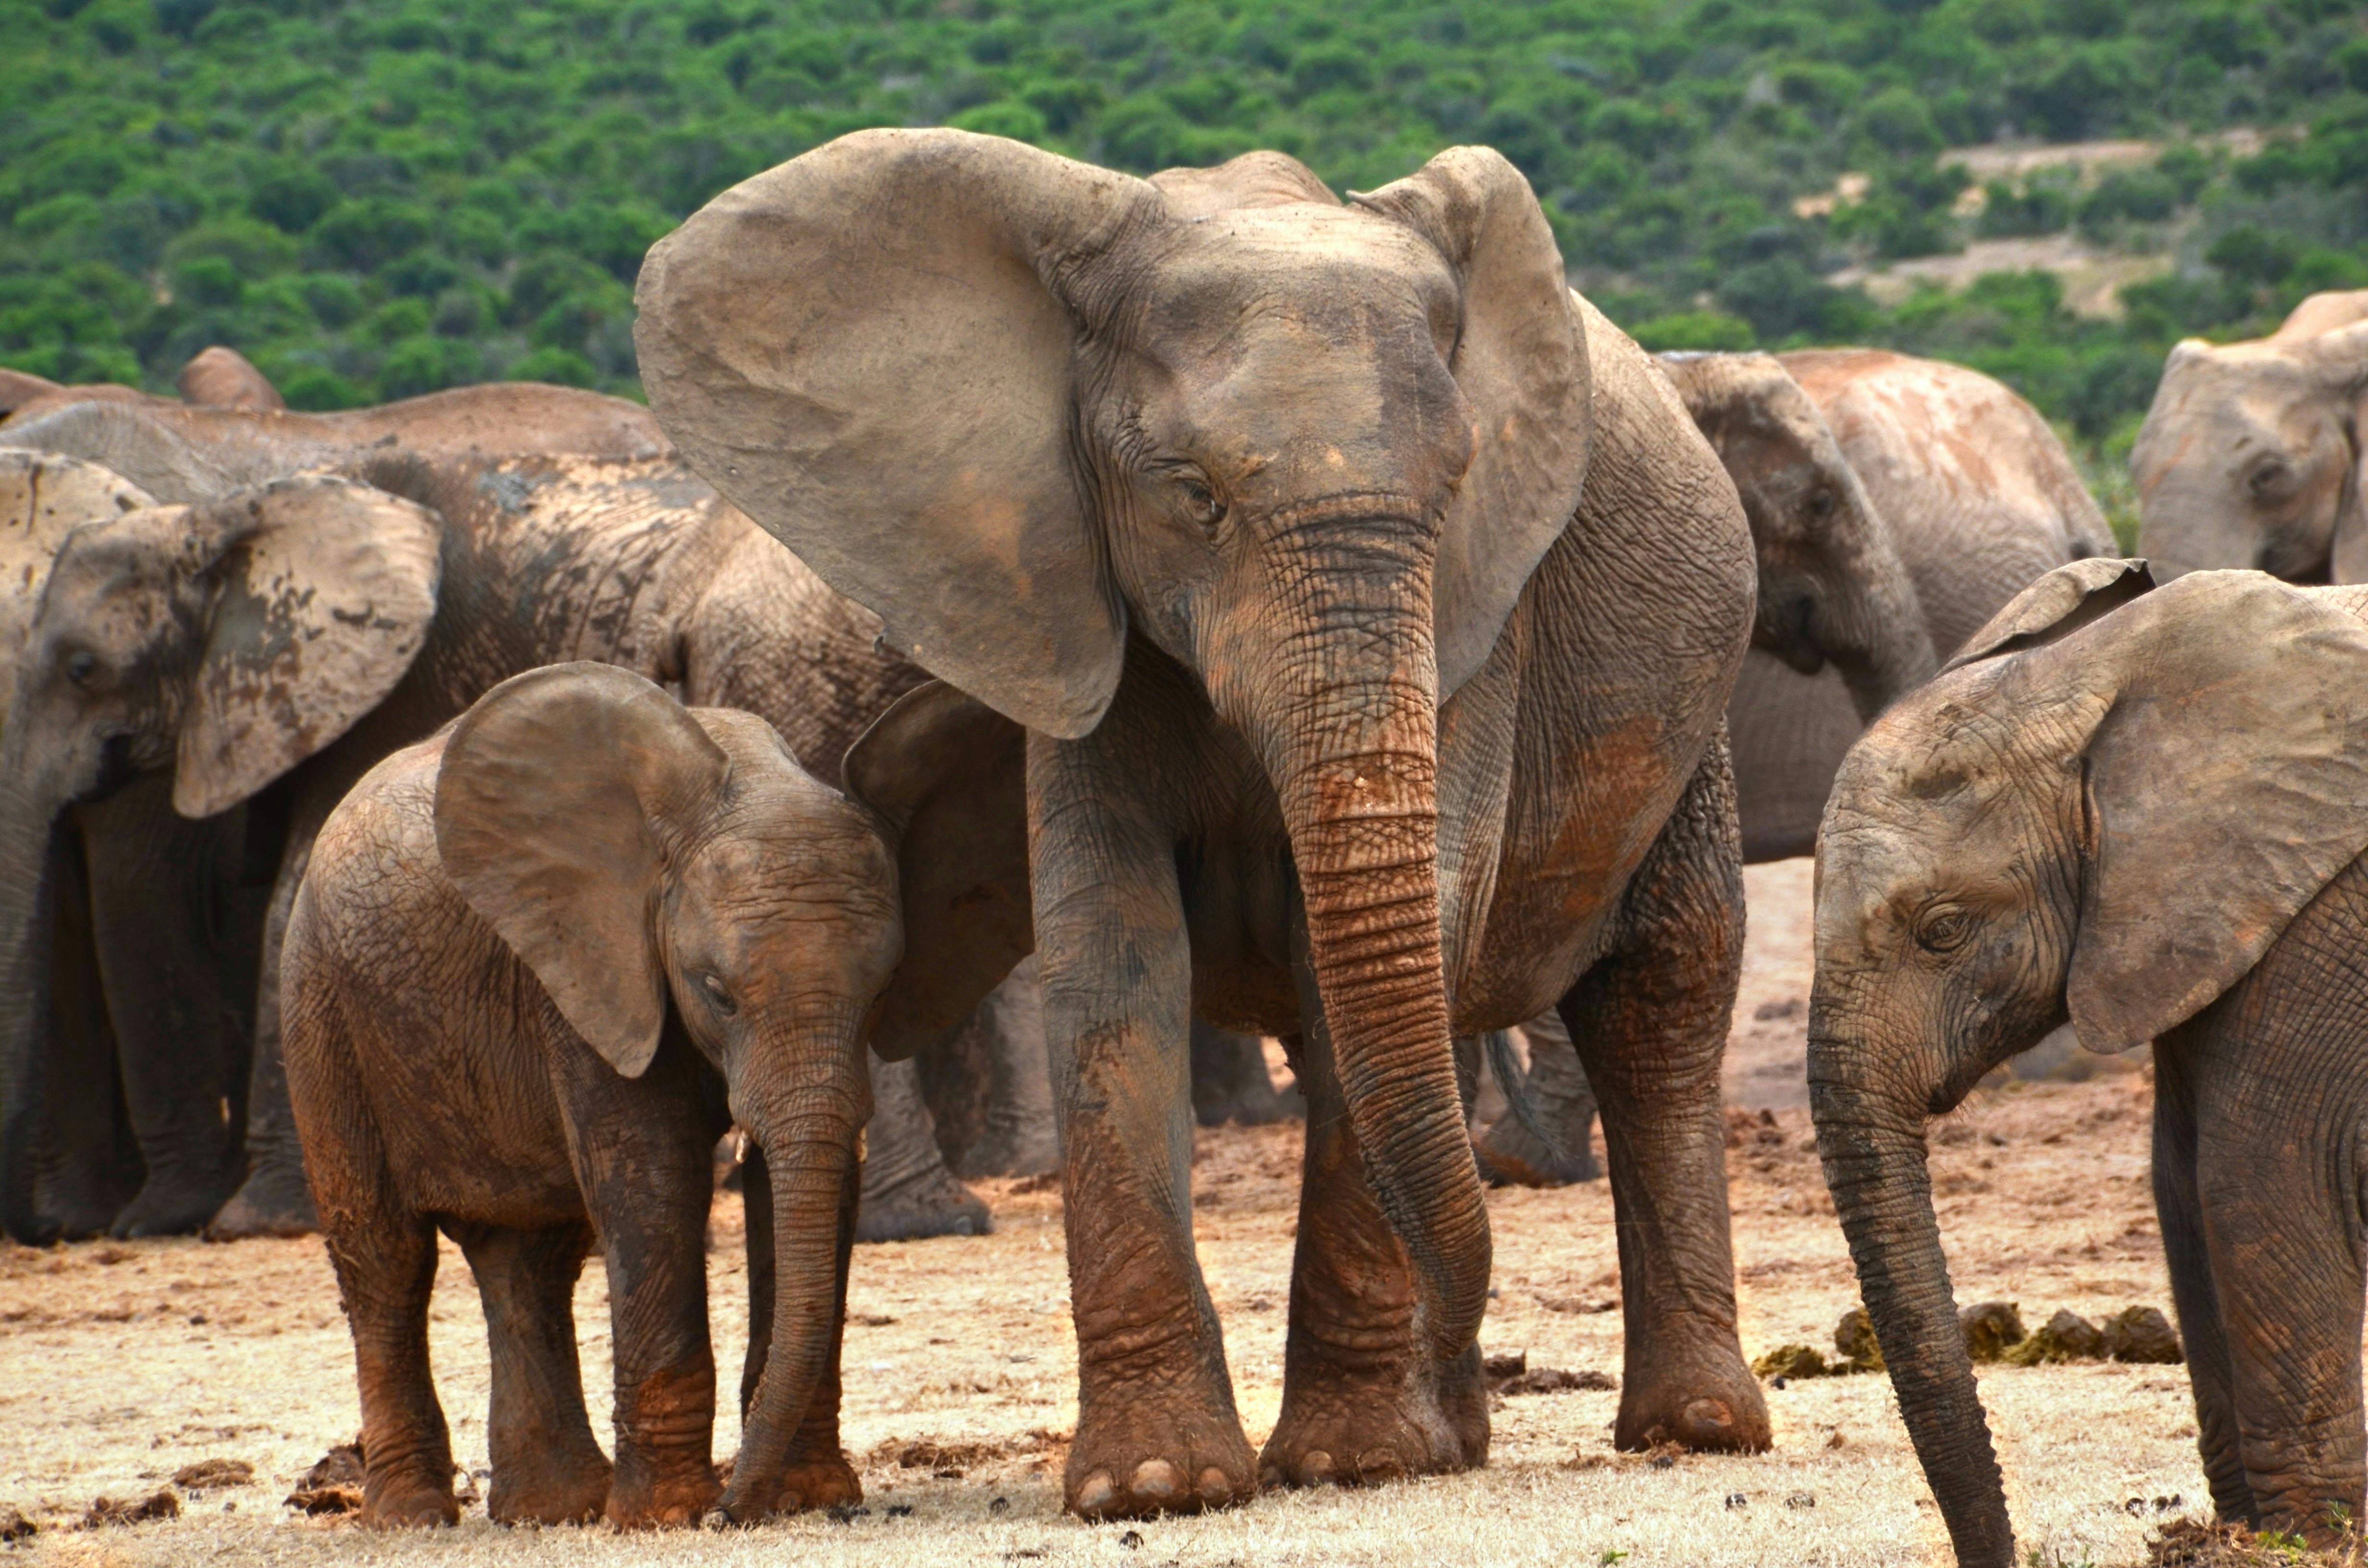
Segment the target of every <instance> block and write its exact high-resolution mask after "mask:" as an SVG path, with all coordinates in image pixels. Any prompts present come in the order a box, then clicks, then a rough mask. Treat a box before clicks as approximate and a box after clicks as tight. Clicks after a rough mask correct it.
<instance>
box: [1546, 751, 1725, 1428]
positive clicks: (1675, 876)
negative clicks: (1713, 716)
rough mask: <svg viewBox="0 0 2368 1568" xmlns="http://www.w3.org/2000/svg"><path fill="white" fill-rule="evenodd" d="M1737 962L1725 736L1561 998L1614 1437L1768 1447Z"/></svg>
mask: <svg viewBox="0 0 2368 1568" xmlns="http://www.w3.org/2000/svg"><path fill="white" fill-rule="evenodd" d="M1742 964H1743V868H1742V857H1741V852H1740V849H1739V847H1738V846H1737V841H1736V831H1735V786H1734V782H1733V779H1732V777H1731V775H1730V774H1729V772H1728V769H1727V764H1726V748H1725V743H1724V742H1721V743H1719V744H1717V745H1716V746H1715V747H1714V748H1713V751H1712V752H1711V754H1710V755H1709V756H1706V757H1705V758H1704V759H1703V762H1702V767H1700V769H1699V770H1698V771H1697V772H1696V773H1695V775H1694V778H1693V780H1692V781H1691V783H1690V784H1689V785H1688V786H1687V788H1686V792H1685V793H1684V794H1683V795H1682V796H1680V797H1679V801H1678V806H1677V809H1676V810H1675V811H1674V812H1671V813H1670V816H1669V820H1668V824H1666V825H1665V826H1663V828H1662V829H1661V835H1660V837H1659V838H1658V839H1657V840H1656V842H1655V844H1654V846H1653V848H1652V849H1651V850H1650V851H1649V852H1648V853H1647V854H1646V855H1645V862H1644V864H1643V865H1642V866H1640V867H1639V868H1637V871H1636V875H1635V878H1634V881H1631V882H1630V884H1629V887H1628V892H1627V894H1626V897H1625V900H1624V902H1623V904H1622V915H1621V924H1620V928H1619V931H1618V933H1617V935H1616V937H1615V938H1614V941H1613V943H1612V945H1611V949H1610V950H1609V951H1608V952H1606V953H1605V954H1604V956H1603V957H1602V958H1601V959H1600V960H1597V962H1596V964H1595V966H1594V967H1593V968H1592V969H1590V970H1589V971H1588V972H1587V973H1586V974H1585V975H1584V976H1583V977H1581V979H1580V981H1579V983H1578V984H1577V986H1575V987H1573V988H1572V990H1571V992H1570V993H1569V994H1568V995H1566V996H1565V997H1564V998H1563V1002H1562V1017H1563V1022H1564V1023H1565V1025H1566V1026H1568V1028H1569V1030H1570V1038H1571V1040H1572V1042H1573V1043H1574V1044H1576V1045H1577V1047H1578V1052H1579V1061H1580V1064H1581V1065H1582V1066H1584V1067H1585V1069H1586V1071H1587V1078H1588V1083H1589V1084H1591V1085H1594V1087H1595V1092H1596V1097H1597V1099H1598V1101H1599V1103H1600V1108H1601V1113H1602V1117H1603V1141H1604V1145H1605V1150H1606V1153H1607V1154H1608V1155H1609V1163H1610V1165H1611V1196H1612V1203H1613V1212H1614V1214H1615V1216H1616V1223H1617V1226H1618V1233H1619V1243H1620V1281H1621V1296H1622V1305H1623V1308H1624V1310H1625V1314H1626V1315H1625V1318H1624V1320H1623V1326H1624V1328H1625V1331H1626V1335H1625V1337H1626V1357H1625V1363H1626V1369H1625V1376H1624V1377H1623V1378H1622V1383H1621V1391H1620V1416H1619V1421H1618V1423H1617V1425H1616V1426H1615V1427H1614V1429H1613V1434H1612V1443H1613V1446H1614V1447H1616V1448H1620V1449H1643V1448H1649V1447H1650V1446H1652V1445H1653V1444H1654V1443H1656V1442H1659V1441H1664V1440H1669V1441H1675V1442H1678V1443H1681V1444H1684V1445H1685V1446H1686V1447H1688V1448H1692V1449H1743V1450H1747V1451H1758V1450H1759V1449H1765V1448H1767V1447H1768V1443H1769V1429H1768V1406H1767V1402H1766V1401H1765V1400H1764V1399H1763V1398H1762V1397H1761V1395H1760V1392H1759V1382H1758V1381H1757V1380H1756V1379H1754V1378H1753V1377H1752V1375H1751V1371H1750V1369H1749V1368H1748V1367H1747V1366H1745V1365H1744V1360H1743V1348H1742V1346H1741V1344H1740V1343H1739V1342H1738V1341H1737V1339H1736V1328H1735V1252H1734V1248H1733V1246H1732V1244H1730V1243H1729V1241H1728V1237H1727V1216H1726V1138H1725V1119H1724V1117H1723V1116H1722V1114H1721V1110H1720V1107H1719V1063H1720V1060H1721V1058H1722V1057H1723V1056H1724V1055H1725V1049H1726V1031H1727V1025H1728V1021H1729V1018H1730V1017H1731V1015H1732V1014H1733V1012H1734V1008H1735V988H1736V979H1737V977H1738V976H1739V974H1740V972H1741V970H1742Z"/></svg>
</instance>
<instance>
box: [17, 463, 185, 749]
mask: <svg viewBox="0 0 2368 1568" xmlns="http://www.w3.org/2000/svg"><path fill="white" fill-rule="evenodd" d="M154 505H155V503H154V501H153V500H152V499H151V498H150V497H149V496H148V494H146V493H145V492H143V491H142V489H141V488H140V487H139V486H138V485H136V484H131V483H127V482H126V481H125V480H123V479H122V478H121V477H120V476H119V475H117V474H115V473H112V472H108V470H106V469H103V468H101V467H99V466H98V465H97V464H96V463H86V462H77V461H75V460H74V459H72V458H61V457H53V456H51V455H49V454H47V453H42V452H26V451H0V733H6V730H7V723H8V702H9V699H10V698H11V697H12V696H13V695H14V694H15V692H16V689H17V658H18V656H19V655H20V654H21V653H23V651H24V647H25V636H26V633H27V631H28V630H29V629H30V628H31V626H32V624H33V615H34V612H35V611H37V610H38V609H39V608H40V603H41V586H42V585H43V584H45V583H47V582H48V581H49V579H50V562H51V561H52V560H54V559H55V558H56V556H57V553H58V549H59V547H60V546H62V545H63V544H64V543H65V540H66V536H67V535H68V534H70V533H72V532H73V531H74V529H75V528H79V527H81V526H82V525H83V524H85V523H87V522H93V521H98V520H103V519H105V518H108V517H120V516H121V515H123V514H124V513H126V512H133V511H138V510H141V509H142V508H143V507H147V506H154Z"/></svg>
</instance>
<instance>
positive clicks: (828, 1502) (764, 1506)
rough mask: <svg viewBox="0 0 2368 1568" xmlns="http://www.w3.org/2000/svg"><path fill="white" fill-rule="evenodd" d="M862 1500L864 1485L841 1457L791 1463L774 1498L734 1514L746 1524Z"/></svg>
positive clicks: (753, 1502) (754, 1502)
mask: <svg viewBox="0 0 2368 1568" xmlns="http://www.w3.org/2000/svg"><path fill="white" fill-rule="evenodd" d="M862 1501H863V1483H862V1482H860V1481H859V1480H857V1479H856V1475H855V1467H854V1466H853V1465H851V1464H849V1463H848V1462H847V1456H846V1455H844V1454H839V1455H837V1456H834V1457H832V1458H828V1459H814V1460H792V1461H791V1462H790V1463H789V1464H786V1465H784V1466H782V1467H781V1477H780V1481H779V1482H778V1483H776V1484H775V1485H774V1486H773V1488H772V1489H771V1495H770V1496H769V1497H767V1498H763V1499H753V1498H752V1499H750V1500H748V1501H746V1502H743V1503H740V1504H737V1505H735V1506H734V1508H733V1510H732V1511H733V1515H734V1518H735V1520H737V1521H738V1522H742V1523H747V1522H753V1521H754V1520H757V1519H761V1518H766V1517H770V1516H772V1515H776V1514H800V1513H806V1512H809V1511H811V1510H814V1509H818V1508H846V1507H852V1506H854V1505H856V1504H858V1503H860V1502H862Z"/></svg>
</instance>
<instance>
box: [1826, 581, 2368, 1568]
mask: <svg viewBox="0 0 2368 1568" xmlns="http://www.w3.org/2000/svg"><path fill="white" fill-rule="evenodd" d="M2146 585H2147V578H2146V574H2145V565H2144V563H2143V562H2107V561H2093V562H2082V563H2079V564H2078V565H2074V566H2067V567H2064V568H2062V569H2060V570H2058V571H2057V572H2055V573H2053V574H2049V575H2048V576H2046V577H2044V578H2043V579H2041V580H2040V581H2039V582H2038V583H2036V584H2034V585H2032V587H2031V588H2030V589H2028V590H2027V591H2026V592H2025V593H2024V594H2022V595H2021V596H2020V597H2017V598H2016V599H2015V600H2014V601H2013V602H2012V603H2010V604H2009V606H2008V607H2007V608H2005V609H2004V610H2002V611H2001V612H2000V614H1999V616H1998V619H1997V620H1996V621H1995V622H1993V623H1992V625H1991V627H1990V628H1988V629H1986V630H1985V631H1982V632H1981V633H1979V634H1977V635H1976V637H1975V639H1974V641H1973V642H1972V643H1971V644H1970V645H1969V646H1968V647H1967V649H1966V650H1965V651H1964V653H1961V654H1960V655H1959V657H1958V660H1957V661H1956V662H1955V663H1953V664H1952V665H1950V666H1949V667H1948V668H1946V669H1944V671H1943V672H1942V674H1941V676H1939V677H1937V678H1936V679H1934V680H1933V681H1932V682H1931V683H1930V684H1929V685H1928V686H1926V687H1921V688H1919V689H1918V690H1917V691H1915V692H1911V693H1909V694H1908V695H1907V697H1905V698H1903V699H1901V700H1900V701H1899V702H1898V703H1897V704H1896V705H1895V706H1894V707H1893V708H1892V709H1891V710H1890V711H1888V712H1887V713H1885V714H1884V716H1883V717H1882V718H1880V719H1878V720H1877V721H1876V722H1875V723H1874V725H1873V727H1872V728H1871V729H1870V730H1869V731H1868V733H1867V734H1866V736H1865V738H1864V739H1863V740H1862V741H1861V742H1860V743H1859V744H1858V745H1857V746H1856V747H1855V748H1853V749H1852V750H1851V752H1850V756H1849V758H1848V760H1847V761H1846V762H1845V763H1844V765H1843V767H1842V771H1841V775H1840V777H1839V778H1838V779H1837V780H1836V782H1835V789H1834V797H1833V802H1832V804H1831V805H1830V806H1829V807H1828V808H1827V814H1826V821H1825V829H1824V835H1823V837H1822V839H1821V841H1820V846H1819V850H1818V866H1817V908H1816V952H1817V972H1816V985H1815V989H1814V993H1813V995H1812V999H1811V1004H1810V1018H1809V1089H1810V1104H1811V1108H1812V1111H1813V1112H1814V1115H1815V1118H1816V1127H1817V1142H1818V1149H1819V1152H1820V1154H1821V1155H1822V1157H1823V1160H1824V1165H1825V1173H1826V1179H1827V1184H1828V1185H1829V1186H1830V1187H1831V1188H1832V1191H1833V1196H1834V1206H1835V1210H1836V1212H1837V1214H1838V1215H1839V1217H1840V1220H1841V1222H1842V1227H1843V1229H1844V1231H1845V1232H1846V1233H1848V1235H1849V1238H1850V1254H1851V1256H1852V1258H1853V1259H1854V1260H1855V1261H1856V1264H1857V1267H1858V1274H1859V1281H1860V1285H1861V1290H1862V1291H1863V1292H1864V1296H1865V1301H1866V1306H1867V1310H1868V1312H1870V1314H1871V1315H1872V1317H1873V1323H1874V1327H1875V1332H1876V1334H1877V1335H1878V1336H1879V1338H1880V1339H1881V1341H1882V1345H1883V1351H1884V1360H1885V1362H1886V1363H1887V1365H1888V1367H1889V1369H1890V1373H1891V1378H1892V1382H1893V1386H1894V1388H1895V1390H1896V1393H1897V1396H1898V1401H1899V1409H1900V1414H1901V1415H1902V1417H1903V1418H1904V1419H1905V1421H1906V1423H1907V1430H1908V1433H1909V1436H1910V1437H1912V1438H1913V1439H1914V1442H1915V1445H1916V1451H1917V1455H1918V1458H1919V1459H1920V1460H1922V1462H1923V1466H1924V1473H1925V1479H1926V1481H1927V1483H1929V1484H1930V1486H1931V1488H1932V1494H1933V1497H1934V1498H1935V1500H1936V1501H1937V1502H1938V1504H1939V1506H1940V1510H1941V1517H1942V1518H1943V1519H1944V1520H1945V1521H1946V1522H1947V1525H1948V1528H1949V1532H1950V1537H1951V1539H1952V1541H1953V1543H1954V1545H1955V1548H1956V1556H1957V1561H1958V1562H1961V1563H1964V1564H1966V1565H1968V1568H2007V1565H2008V1564H2009V1563H2012V1562H2016V1561H2018V1560H2017V1558H2016V1557H2015V1554H2014V1542H2013V1535H2012V1530H2011V1528H2010V1526H2009V1520H2008V1517H2007V1506H2006V1495H2005V1492H2004V1490H2003V1487H2002V1485H2001V1483H2000V1477H1999V1471H1998V1462H1997V1460H1996V1457H1995V1455H1994V1452H1993V1450H1992V1448H1991V1444H1990V1437H1989V1430H1988V1427H1987V1423H1986V1421H1985V1419H1984V1416H1983V1412H1982V1406H1981V1402H1980V1399H1979V1397H1978V1395H1977V1392H1976V1391H1975V1383H1974V1377H1973V1369H1972V1366H1971V1364H1970V1363H1969V1361H1968V1360H1967V1358H1966V1353H1965V1347H1964V1338H1963V1335H1961V1333H1960V1331H1959V1327H1958V1320H1957V1312H1956V1303H1955V1301H1954V1299H1953V1297H1952V1293H1951V1290H1950V1288H1949V1278H1948V1268H1947V1264H1946V1261H1945V1259H1944V1257H1943V1256H1942V1253H1941V1236H1940V1231H1939V1227H1938V1225H1937V1223H1936V1221H1935V1216H1934V1210H1933V1203H1932V1191H1931V1185H1930V1176H1929V1174H1928V1172H1927V1169H1926V1144H1925V1130H1926V1124H1927V1122H1928V1120H1929V1119H1930V1118H1932V1117H1935V1116H1940V1115H1942V1114H1945V1113H1946V1112H1948V1111H1949V1110H1950V1109H1952V1108H1954V1107H1955V1106H1956V1105H1957V1104H1958V1103H1959V1102H1960V1101H1962V1100H1963V1099H1964V1096H1965V1095H1966V1094H1967V1093H1968V1092H1969V1091H1970V1090H1971V1089H1972V1088H1973V1087H1974V1085H1975V1084H1976V1083H1978V1082H1979V1081H1980V1080H1981V1078H1982V1076H1983V1075H1984V1074H1986V1073H1987V1072H1989V1071H1990V1070H1991V1069H1992V1068H1994V1067H1996V1066H1998V1064H1999V1063H2001V1062H2005V1061H2006V1060H2008V1059H2009V1057H2012V1056H2014V1055H2015V1054H2017V1053H2018V1052H2021V1051H2026V1050H2028V1049H2030V1048H2031V1047H2032V1046H2033V1045H2034V1044H2036V1043H2037V1042H2038V1041H2040V1040H2042V1039H2043V1038H2044V1037H2045V1036H2046V1035H2047V1034H2048V1033H2049V1032H2050V1031H2051V1030H2052V1029H2054V1028H2056V1027H2057V1026H2059V1025H2060V1024H2062V1023H2064V1022H2065V1021H2066V1019H2067V1017H2068V1019H2069V1020H2070V1022H2071V1024H2072V1025H2073V1026H2074V1027H2075V1028H2077V1030H2078V1034H2079V1038H2080V1040H2081V1041H2082V1042H2083V1043H2084V1044H2085V1045H2087V1046H2088V1047H2089V1049H2090V1050H2094V1051H2125V1050H2129V1049H2133V1048H2135V1047H2137V1046H2140V1045H2143V1044H2145V1043H2146V1042H2147V1041H2148V1040H2152V1041H2153V1042H2154V1050H2155V1064H2156V1071H2157V1098H2156V1103H2155V1135H2154V1138H2155V1141H2154V1185H2155V1201H2156V1206H2157V1211H2158V1213H2159V1215H2160V1218H2161V1223H2162V1233H2163V1244H2164V1249H2165V1252H2166V1253H2167V1255H2168V1257H2169V1266H2170V1275H2171V1283H2172V1290H2173V1295H2174V1298H2175V1301H2176V1303H2177V1306H2178V1310H2179V1319H2180V1331H2181V1334H2182V1335H2183V1337H2184V1340H2185V1343H2186V1348H2187V1356H2188V1365H2189V1375H2190V1378H2191V1380H2192V1382H2193V1385H2194V1392H2195V1404H2196V1417H2197V1420H2196V1425H2197V1428H2198V1432H2199V1438H2198V1442H2199V1446H2200V1447H2201V1449H2202V1450H2203V1464H2204V1470H2205V1471H2206V1473H2207V1474H2208V1475H2209V1476H2210V1477H2211V1482H2212V1495H2213V1501H2214V1505H2215V1506H2216V1507H2217V1508H2218V1509H2219V1511H2220V1513H2221V1515H2222V1517H2225V1518H2227V1519H2231V1520H2235V1521H2238V1522H2241V1523H2244V1524H2247V1525H2248V1526H2251V1527H2254V1528H2271V1529H2277V1530H2280V1531H2299V1532H2301V1533H2303V1534H2305V1535H2306V1536H2308V1537H2310V1538H2311V1539H2312V1540H2314V1541H2315V1542H2317V1543H2319V1544H2333V1542H2334V1540H2335V1539H2336V1537H2337V1536H2338V1534H2339V1533H2340V1532H2339V1530H2338V1528H2337V1527H2338V1525H2339V1523H2340V1521H2345V1520H2356V1519H2358V1518H2359V1517H2362V1516H2361V1509H2362V1484H2363V1471H2362V1454H2363V1434H2362V1413H2361V1361H2360V1337H2361V1313H2362V1295H2363V1291H2368V1278H2363V1277H2362V1262H2361V1259H2362V1243H2363V1228H2362V1212H2363V1208H2362V1203H2363V1199H2368V1188H2363V1186H2362V1173H2361V1167H2360V1165H2359V1162H2358V1160H2357V1159H2356V1158H2355V1156H2354V1153H2353V1150H2354V1149H2355V1148H2356V1146H2357V1143H2358V1141H2359V1138H2360V1134H2361V1129H2362V1126H2363V1125H2368V1082H2363V1081H2362V1074H2361V1073H2360V1071H2359V1063H2360V1051H2359V1049H2358V1044H2359V1040H2360V1026H2361V1020H2362V1018H2363V1017H2368V984H2363V982H2362V976H2361V974H2360V972H2359V968H2358V965H2357V964H2356V962H2355V961H2353V955H2356V954H2357V953H2358V952H2359V951H2360V950H2361V947H2362V942H2363V940H2364V939H2368V866H2363V864H2362V861H2361V859H2360V855H2361V852H2362V848H2363V847H2368V705H2363V704H2362V701H2361V699H2360V693H2362V691H2363V690H2368V625H2363V624H2362V620H2361V619H2360V613H2361V611H2362V609H2363V608H2368V591H2362V590H2358V589H2317V590H2311V591H2308V592H2305V591H2302V590H2297V589H2294V588H2291V587H2288V586H2286V585H2282V584H2279V583H2277V582H2275V581H2274V580H2272V579H2271V578H2268V577H2264V576H2261V575H2260V574H2254V573H2249V572H2224V573H2203V574H2193V575H2191V576H2188V577H2185V578H2182V579H2180V581H2178V582H2175V583H2173V584H2170V585H2168V586H2165V587H2162V588H2158V589H2155V590H2153V591H2151V592H2148V591H2146ZM2265 1130H2273V1131H2271V1132H2270V1135H2267V1136H2265Z"/></svg>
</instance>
